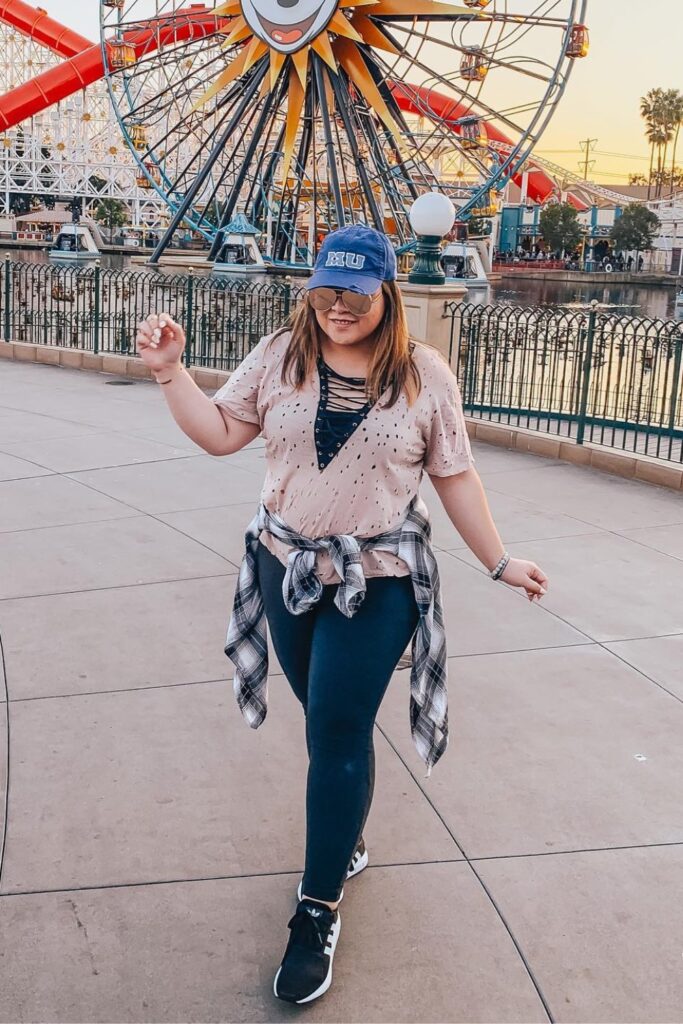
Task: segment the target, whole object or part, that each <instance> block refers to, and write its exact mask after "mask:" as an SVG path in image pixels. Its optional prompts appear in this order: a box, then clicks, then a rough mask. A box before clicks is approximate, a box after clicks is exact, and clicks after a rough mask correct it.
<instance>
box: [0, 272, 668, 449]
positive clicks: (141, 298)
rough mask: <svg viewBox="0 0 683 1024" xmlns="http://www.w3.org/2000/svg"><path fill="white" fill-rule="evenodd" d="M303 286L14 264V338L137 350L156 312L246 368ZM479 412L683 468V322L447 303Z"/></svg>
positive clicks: (215, 357) (460, 365)
mask: <svg viewBox="0 0 683 1024" xmlns="http://www.w3.org/2000/svg"><path fill="white" fill-rule="evenodd" d="M302 294H303V288H302V287H301V285H298V284H294V283H293V282H292V281H290V280H286V281H284V282H271V281H267V282H263V283H261V282H259V283H255V282H252V281H249V280H245V281H235V280H223V279H221V278H220V277H213V276H212V277H204V276H199V275H195V274H192V273H188V274H182V275H168V274H164V273H160V272H151V271H150V272H148V271H121V270H109V269H105V268H101V267H100V266H99V264H96V265H94V266H89V267H63V266H56V265H52V264H47V265H46V264H37V263H17V262H12V261H11V260H10V259H5V262H4V267H3V268H2V273H1V274H0V333H1V334H2V338H3V339H4V340H5V341H26V342H33V343H38V344H42V345H65V346H72V347H74V348H78V349H83V350H87V351H90V352H107V353H121V354H128V355H135V334H136V326H137V324H138V323H139V321H140V320H142V319H144V317H146V316H147V315H148V314H149V313H151V312H162V311H165V312H167V313H169V314H170V315H171V316H172V317H173V318H174V319H175V320H177V321H178V322H180V323H181V324H182V325H183V327H184V328H185V332H186V335H187V350H186V356H185V360H186V363H187V365H194V366H205V367H208V368H211V369H218V370H228V371H229V370H233V369H235V367H236V366H238V365H239V363H240V362H241V361H242V359H244V357H245V355H246V354H247V353H248V352H249V351H250V350H251V349H252V348H253V346H254V345H255V344H256V343H257V342H258V340H259V338H262V337H263V336H264V335H265V334H269V333H271V332H272V331H274V330H275V329H276V328H277V327H279V326H281V325H282V324H283V323H284V321H285V320H286V319H287V316H288V315H289V313H290V311H291V309H292V308H293V306H294V305H295V304H296V303H297V302H298V301H299V299H300V298H301V296H302ZM445 315H446V316H447V317H450V358H451V365H452V367H453V369H454V370H455V372H456V373H457V376H458V380H459V382H460V387H461V392H462V396H463V404H464V407H465V411H466V413H467V414H468V415H469V416H472V417H476V418H479V419H486V420H489V421H492V422H497V423H506V424H510V425H514V426H521V427H526V428H531V429H534V430H538V431H541V432H544V433H546V434H551V435H556V436H560V437H566V438H567V439H568V440H573V441H575V442H576V443H577V444H583V442H584V441H591V442H593V443H597V444H600V445H604V446H606V447H609V448H618V449H622V450H627V451H634V452H641V453H644V454H647V455H652V456H655V457H657V458H661V459H668V460H671V461H674V462H677V463H680V462H683V323H678V322H675V321H663V320H649V319H641V318H637V317H628V316H614V315H613V314H611V313H605V312H601V311H600V310H599V308H598V307H597V306H593V307H591V308H589V309H581V310H575V309H572V310H569V309H561V308H549V307H519V306H507V305H506V306H478V305H468V304H460V303H457V302H446V303H445Z"/></svg>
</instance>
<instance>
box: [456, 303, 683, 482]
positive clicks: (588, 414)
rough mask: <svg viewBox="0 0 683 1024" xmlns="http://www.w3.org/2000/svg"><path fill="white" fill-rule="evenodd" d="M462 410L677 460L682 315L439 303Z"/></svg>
mask: <svg viewBox="0 0 683 1024" xmlns="http://www.w3.org/2000/svg"><path fill="white" fill-rule="evenodd" d="M446 315H447V316H450V317H451V352H450V356H451V366H453V368H454V371H455V372H456V373H457V376H458V380H459V382H460V386H461V392H462V397H463V406H464V408H465V411H466V413H467V414H468V415H469V416H472V417H478V418H480V419H486V420H489V421H491V422H496V423H506V424H510V425H513V426H521V427H526V428H528V429H533V430H538V431H542V432H543V433H546V434H554V435H558V436H560V437H566V438H567V439H570V440H573V441H575V442H576V443H577V444H583V443H584V441H590V442H592V443H594V444H599V445H604V446H606V447H608V448H612V449H615V448H617V449H621V450H624V451H633V452H638V453H641V454H646V455H651V456H654V457H656V458H660V459H667V460H671V461H674V462H683V365H682V364H683V323H680V322H677V321H664V320H649V319H642V318H638V317H625V316H614V315H612V314H610V313H604V312H601V311H600V310H599V309H598V307H597V304H594V305H593V306H592V307H591V308H590V309H582V310H568V309H552V308H548V307H518V306H478V305H468V304H465V305H462V304H458V303H455V302H452V303H447V304H446Z"/></svg>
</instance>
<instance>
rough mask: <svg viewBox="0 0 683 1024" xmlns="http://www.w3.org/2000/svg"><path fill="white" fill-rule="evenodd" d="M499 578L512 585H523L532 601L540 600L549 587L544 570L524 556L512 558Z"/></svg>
mask: <svg viewBox="0 0 683 1024" xmlns="http://www.w3.org/2000/svg"><path fill="white" fill-rule="evenodd" d="M498 578H499V579H501V580H502V581H503V582H504V583H509V584H510V586H511V587H523V588H524V590H525V591H526V596H527V597H528V598H529V600H530V601H533V600H534V599H535V600H537V601H540V600H541V598H542V597H543V595H544V594H545V592H546V590H547V589H548V577H547V576H546V574H545V573H544V572H543V570H542V569H540V568H539V567H538V566H537V565H536V563H535V562H527V561H526V559H524V558H511V559H510V561H509V562H508V564H507V565H506V566H505V572H504V573H503V574H502V576H499V577H498Z"/></svg>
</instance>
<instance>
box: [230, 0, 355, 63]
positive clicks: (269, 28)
mask: <svg viewBox="0 0 683 1024" xmlns="http://www.w3.org/2000/svg"><path fill="white" fill-rule="evenodd" d="M337 3H338V0H323V2H322V3H320V0H242V14H243V16H244V19H245V21H246V22H247V24H248V25H249V27H250V28H251V30H252V32H253V33H254V35H255V36H258V38H259V39H262V40H263V42H264V43H266V44H267V45H268V46H271V47H272V48H273V49H274V50H279V51H280V53H293V52H294V51H295V50H300V49H301V48H302V46H305V45H306V44H307V43H309V42H311V40H313V39H315V37H316V36H317V35H319V34H320V33H321V32H322V30H323V29H324V28H325V27H326V26H327V24H328V23H329V21H330V19H331V18H332V16H333V15H334V12H335V11H336V9H337Z"/></svg>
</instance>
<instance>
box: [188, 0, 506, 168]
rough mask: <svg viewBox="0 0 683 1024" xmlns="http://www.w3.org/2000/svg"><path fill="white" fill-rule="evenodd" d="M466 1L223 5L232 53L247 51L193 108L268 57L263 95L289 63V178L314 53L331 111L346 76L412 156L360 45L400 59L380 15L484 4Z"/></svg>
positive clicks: (453, 11) (271, 0)
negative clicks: (339, 80)
mask: <svg viewBox="0 0 683 1024" xmlns="http://www.w3.org/2000/svg"><path fill="white" fill-rule="evenodd" d="M465 3H466V4H467V6H466V7H460V6H456V5H454V4H449V3H442V2H441V0H225V2H224V3H221V4H219V6H218V7H216V9H215V10H214V14H215V15H216V16H217V17H224V18H226V20H227V21H228V24H227V27H226V30H225V40H224V42H223V46H224V47H226V48H230V47H233V48H234V46H235V45H236V44H238V43H241V44H242V48H241V50H240V52H239V53H238V55H237V56H235V57H233V59H232V60H231V62H230V64H229V65H228V67H227V68H226V69H225V70H224V71H222V72H221V73H220V74H219V75H218V77H217V78H216V79H215V81H214V82H213V83H212V85H211V86H210V87H209V89H208V90H207V91H206V92H205V93H204V95H203V96H202V97H201V99H199V100H198V101H197V102H196V103H195V105H194V106H195V109H196V108H198V107H200V106H204V105H205V104H206V103H207V102H208V101H209V100H210V99H212V98H213V97H214V96H216V95H217V94H218V93H219V92H220V91H221V90H222V89H224V88H225V87H226V86H227V85H229V84H230V83H231V82H233V81H235V80H236V79H238V78H241V77H242V76H243V75H245V74H246V73H247V71H249V69H250V68H252V67H253V66H254V64H256V62H257V61H260V60H261V59H262V58H263V57H265V56H266V55H268V59H269V65H270V66H269V71H270V74H269V75H266V77H265V79H264V83H263V89H262V92H263V94H265V93H266V92H267V91H268V90H273V89H274V88H275V85H276V83H277V80H278V78H279V77H280V73H281V72H282V70H283V66H284V65H285V63H286V62H288V61H289V83H288V92H287V127H286V134H285V142H284V169H285V173H286V170H287V168H288V167H289V165H290V162H291V158H292V153H293V149H294V141H295V138H296V132H297V128H298V126H299V122H300V117H301V113H302V110H303V106H304V100H305V94H306V88H307V79H308V65H309V55H310V53H311V51H312V52H314V53H315V54H316V55H317V57H319V58H320V59H321V60H322V61H323V62H324V63H325V65H327V68H326V74H325V75H324V78H323V84H324V89H325V93H326V96H327V102H328V104H329V106H330V109H332V107H333V99H332V96H333V84H332V79H331V78H330V75H332V76H333V78H336V76H337V75H338V74H339V73H340V71H343V72H344V73H345V75H346V76H347V77H348V79H349V81H350V82H351V83H352V84H353V85H354V87H355V88H356V89H357V90H358V91H359V92H360V94H361V95H362V96H363V97H364V99H365V101H366V102H367V104H368V106H369V107H370V108H371V109H372V110H373V111H374V112H375V114H376V115H377V116H378V117H379V119H380V120H381V121H382V122H383V123H384V125H385V127H386V128H387V129H388V130H389V132H390V133H391V134H392V136H393V137H394V139H395V144H396V147H397V148H398V150H399V151H400V152H401V154H402V155H403V156H404V157H407V156H408V153H409V147H408V146H407V145H406V143H405V141H404V138H403V135H402V133H401V130H400V128H399V126H398V125H397V123H396V121H395V119H394V117H392V114H391V112H390V110H389V107H388V106H387V103H386V101H385V98H384V97H383V96H382V93H381V91H380V88H379V87H378V85H377V83H376V81H375V78H374V77H373V75H372V74H371V72H370V69H369V67H368V64H367V61H366V59H365V57H364V55H363V52H362V50H361V48H360V47H361V46H364V47H370V48H374V49H377V50H384V51H387V52H389V53H392V54H394V55H396V56H398V55H400V54H401V52H402V51H401V50H400V49H399V47H397V46H396V44H395V43H394V42H393V40H392V39H391V38H390V37H389V35H388V34H387V33H385V32H384V31H382V23H381V18H382V17H384V16H388V17H391V16H392V15H394V16H399V17H403V18H412V17H416V16H422V17H427V18H429V17H434V16H438V17H450V18H460V17H467V18H472V17H473V14H476V13H478V12H473V8H476V7H481V6H482V0H465ZM486 3H488V0H486ZM371 16H372V17H371ZM359 44H360V45H359Z"/></svg>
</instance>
